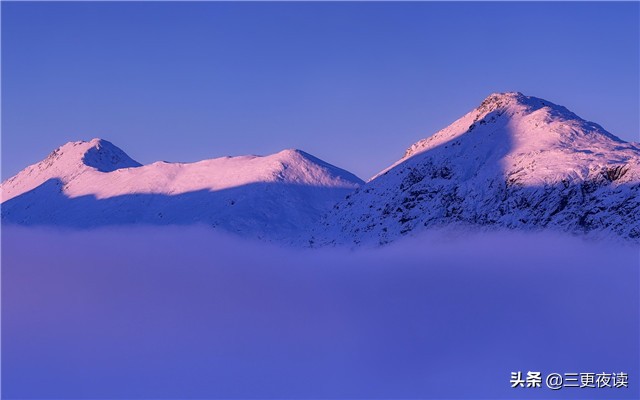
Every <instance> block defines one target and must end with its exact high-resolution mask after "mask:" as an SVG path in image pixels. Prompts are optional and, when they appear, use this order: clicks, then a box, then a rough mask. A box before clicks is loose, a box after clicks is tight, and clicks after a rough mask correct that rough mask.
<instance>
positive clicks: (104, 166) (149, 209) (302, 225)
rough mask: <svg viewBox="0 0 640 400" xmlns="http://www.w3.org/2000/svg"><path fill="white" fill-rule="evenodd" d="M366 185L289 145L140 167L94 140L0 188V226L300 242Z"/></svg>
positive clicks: (63, 150)
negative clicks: (179, 230)
mask: <svg viewBox="0 0 640 400" xmlns="http://www.w3.org/2000/svg"><path fill="white" fill-rule="evenodd" d="M131 167H135V168H131ZM363 183H364V182H363V181H362V180H361V179H359V178H358V177H356V176H355V175H353V174H351V173H349V172H347V171H345V170H343V169H340V168H338V167H336V166H333V165H331V164H329V163H326V162H324V161H322V160H320V159H318V158H316V157H314V156H312V155H310V154H308V153H305V152H303V151H301V150H295V149H287V150H283V151H280V152H278V153H275V154H271V155H267V156H255V155H247V156H237V157H219V158H215V159H208V160H202V161H198V162H192V163H172V162H155V163H152V164H147V165H140V164H138V163H137V162H135V161H134V160H132V159H131V158H129V157H128V156H127V155H126V153H124V152H123V151H122V150H120V149H119V148H117V147H116V146H114V145H113V144H111V143H109V142H108V141H105V140H101V139H94V140H91V141H88V142H85V141H79V142H70V143H67V144H65V145H63V146H61V147H59V148H58V149H56V150H55V151H53V152H52V153H51V154H50V155H49V157H47V158H46V159H45V160H43V161H41V162H39V163H37V164H34V165H32V166H30V167H27V168H26V169H25V170H23V171H22V172H20V173H19V174H18V175H16V176H15V177H13V178H11V179H9V180H7V181H5V182H3V183H2V185H1V186H0V189H1V191H2V220H3V222H5V223H9V222H13V223H19V224H25V225H37V224H44V225H62V226H78V227H92V226H101V225H112V224H134V223H145V224H207V225H210V226H214V227H220V228H223V229H226V230H230V231H232V232H236V233H243V234H248V235H252V236H257V237H265V238H267V237H268V238H281V239H282V238H286V240H294V239H295V240H298V239H299V238H301V237H303V236H304V235H301V234H300V232H302V231H305V230H306V229H309V227H311V226H313V225H314V224H315V223H317V221H318V220H319V218H320V216H321V215H322V214H323V213H325V212H326V211H328V209H329V208H331V207H332V206H333V205H334V204H335V203H336V202H337V201H339V200H340V199H342V198H344V196H346V195H347V194H348V193H349V192H351V191H352V190H354V189H355V188H357V187H358V186H360V185H361V184H363Z"/></svg>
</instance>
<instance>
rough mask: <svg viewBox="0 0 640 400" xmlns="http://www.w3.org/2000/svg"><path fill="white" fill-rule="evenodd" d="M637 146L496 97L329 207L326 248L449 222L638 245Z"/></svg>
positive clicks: (522, 99)
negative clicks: (602, 237)
mask: <svg viewBox="0 0 640 400" xmlns="http://www.w3.org/2000/svg"><path fill="white" fill-rule="evenodd" d="M639 187H640V147H638V145H637V144H634V143H626V142H624V141H622V140H620V139H619V138H617V137H616V136H614V135H612V134H611V133H609V132H607V131H606V130H604V129H603V128H602V127H601V126H599V125H597V124H594V123H592V122H588V121H585V120H583V119H582V118H580V117H578V116H577V115H575V114H574V113H572V112H571V111H569V110H567V109H566V108H564V107H562V106H559V105H556V104H553V103H551V102H549V101H547V100H543V99H539V98H536V97H529V96H525V95H523V94H521V93H518V92H509V93H495V94H492V95H490V96H489V97H487V98H486V99H485V100H484V101H482V103H480V105H479V106H478V107H477V108H475V109H474V110H472V111H471V112H469V113H467V114H466V115H464V116H463V117H461V118H460V119H458V120H457V121H455V122H453V123H452V124H451V125H449V126H448V127H446V128H444V129H442V130H440V131H439V132H437V133H435V134H434V135H432V136H430V137H428V138H426V139H423V140H420V141H419V142H417V143H415V144H414V145H412V146H411V147H410V148H409V149H407V151H406V152H405V154H404V156H403V157H402V158H401V159H400V160H398V161H397V162H396V163H394V164H393V165H391V166H390V167H389V168H387V169H385V170H383V171H382V172H380V173H379V174H378V175H376V176H375V177H374V178H372V179H371V180H370V181H369V182H368V183H367V184H366V185H365V186H363V187H361V188H359V189H358V190H356V191H355V192H354V193H353V194H352V195H351V196H350V198H349V199H346V200H344V201H342V202H341V203H339V204H338V205H336V206H335V208H334V209H333V210H332V212H330V213H329V215H328V216H326V218H325V219H324V226H323V227H322V228H321V229H320V230H319V233H318V236H320V237H322V235H323V233H322V232H324V231H325V230H326V231H327V232H329V233H327V234H325V242H330V243H332V242H334V241H336V242H348V243H353V242H355V243H359V242H373V243H386V242H389V241H392V240H394V239H396V238H397V237H399V236H402V235H405V234H409V233H411V232H415V231H420V230H424V229H427V228H430V227H435V226H443V225H449V224H456V225H473V226H484V227H488V226H503V227H508V228H521V229H541V228H553V229H556V230H562V231H568V232H572V233H584V232H594V233H600V234H607V235H608V234H614V235H620V236H623V237H627V238H631V239H636V240H637V239H638V238H640V207H639V205H640V196H639V192H640V189H639Z"/></svg>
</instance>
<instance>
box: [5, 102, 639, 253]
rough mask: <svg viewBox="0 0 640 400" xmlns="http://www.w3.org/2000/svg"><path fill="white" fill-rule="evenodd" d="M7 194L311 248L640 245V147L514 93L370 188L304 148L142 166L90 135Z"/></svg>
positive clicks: (47, 215) (89, 217) (23, 219)
mask: <svg viewBox="0 0 640 400" xmlns="http://www.w3.org/2000/svg"><path fill="white" fill-rule="evenodd" d="M2 196H3V200H2V221H3V222H5V223H19V224H27V225H37V224H48V225H56V224H58V225H71V226H75V225H77V226H80V227H92V226H99V225H110V224H113V223H114V222H113V221H117V222H118V223H124V224H133V223H151V224H184V223H205V224H207V225H210V226H215V227H222V228H223V229H227V230H230V231H233V232H236V233H239V234H243V235H249V236H257V237H261V238H270V239H275V240H283V241H285V242H290V243H294V242H295V243H298V244H300V243H302V244H313V245H314V246H315V245H323V244H325V245H327V244H360V243H372V244H385V243H389V242H391V241H394V240H396V239H398V238H400V237H402V236H405V235H413V234H417V233H419V232H420V231H422V230H426V229H431V228H435V227H442V226H446V225H467V226H475V227H482V228H488V229H493V228H499V227H502V228H508V229H522V230H538V229H553V230H560V231H564V232H569V233H572V234H586V233H589V234H596V235H600V234H601V235H603V236H613V237H621V238H623V239H625V240H632V241H640V212H638V211H639V210H640V145H639V144H637V143H635V142H631V143H628V142H625V141H623V140H621V139H619V138H618V137H616V136H615V135H613V134H611V133H609V132H607V131H606V130H605V129H604V128H603V127H601V126H600V125H598V124H596V123H593V122H589V121H586V120H584V119H582V118H580V117H579V116H577V115H576V114H574V113H573V112H571V111H569V109H567V108H565V107H563V106H559V105H557V104H554V103H552V102H550V101H547V100H544V99H541V98H537V97H532V96H525V95H524V94H522V93H519V92H505V93H493V94H491V95H489V96H488V97H487V98H485V99H484V100H483V101H482V102H481V103H480V105H479V106H478V107H476V108H474V109H473V110H471V111H470V112H468V113H466V114H464V115H463V116H462V117H461V118H459V119H457V120H456V121H454V122H453V123H452V124H450V125H449V126H447V127H445V128H443V129H441V130H440V131H438V132H436V133H435V134H433V135H430V136H428V137H426V138H424V139H422V140H419V141H417V142H416V143H414V144H413V145H412V146H410V147H409V148H408V149H407V151H406V152H405V154H404V155H403V156H402V157H401V158H400V159H399V160H398V161H397V162H395V163H393V164H392V165H390V166H389V167H388V168H386V169H384V170H382V171H381V172H380V173H378V174H376V175H375V176H374V177H373V178H371V179H370V180H369V181H368V182H366V183H365V182H363V181H362V180H361V179H359V178H358V177H356V176H355V175H353V174H351V173H350V172H348V171H346V170H343V169H340V168H338V167H335V166H333V165H331V164H329V163H327V162H325V161H323V160H321V159H319V158H316V157H315V156H313V155H311V154H308V153H306V152H304V151H302V150H297V149H285V150H282V151H280V152H278V153H275V154H271V155H267V156H256V155H246V156H235V157H219V158H214V159H208V160H202V161H197V162H192V163H168V162H162V161H159V162H155V163H152V164H147V165H141V164H140V163H138V162H137V161H135V160H133V159H131V158H130V157H129V156H128V155H127V154H126V153H125V152H124V151H122V150H121V149H119V148H118V147H116V146H115V145H113V144H112V143H110V142H108V141H106V140H103V139H93V140H91V141H89V142H83V141H80V142H69V143H67V144H65V145H63V146H61V147H59V148H58V149H56V150H54V152H52V153H51V154H50V155H49V156H48V157H47V158H46V159H44V160H43V161H41V162H40V163H37V164H34V165H31V166H29V167H27V168H25V169H24V170H22V171H21V172H20V173H18V174H17V175H16V176H14V177H12V178H9V179H8V180H6V181H5V182H3V183H2ZM239 199H242V201H240V200H239ZM52 204H56V207H58V208H59V209H54V208H53V206H52ZM83 207H85V208H86V207H88V208H89V209H90V211H91V212H87V211H86V210H84V209H82V208H83ZM332 207H333V208H332ZM120 211H122V212H123V213H124V214H126V215H128V216H130V217H129V219H127V218H124V217H122V218H121V216H120V215H117V216H116V214H117V213H118V212H120ZM74 213H75V214H74ZM69 215H70V216H71V217H69ZM74 215H75V217H76V218H77V220H75V222H74V219H73V218H74ZM109 217H111V218H113V221H110V220H109ZM116 217H117V218H116ZM65 218H70V221H71V223H69V222H68V221H67V220H66V219H65ZM78 221H80V222H78ZM76 222H77V223H76ZM74 223H75V225H74Z"/></svg>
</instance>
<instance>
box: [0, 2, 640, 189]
mask: <svg viewBox="0 0 640 400" xmlns="http://www.w3.org/2000/svg"><path fill="white" fill-rule="evenodd" d="M1 7H2V168H3V169H2V178H3V179H6V178H8V177H10V176H12V175H14V174H15V173H17V172H18V171H19V170H21V169H22V168H24V167H25V166H27V165H29V164H32V163H34V162H37V161H40V160H41V159H42V158H44V157H45V156H46V155H47V154H48V153H49V152H50V151H52V150H53V149H54V148H56V147H58V146H59V145H61V144H63V143H65V142H67V141H72V140H83V139H84V140H89V139H91V138H93V137H102V138H105V139H107V140H109V141H111V142H113V143H114V144H115V145H117V146H119V147H121V148H122V149H123V150H124V151H126V152H127V153H128V154H129V155H131V156H132V157H133V158H134V159H136V160H138V161H140V162H142V163H149V162H153V161H157V160H166V161H197V160H201V159H204V158H213V157H219V156H225V155H241V154H269V153H273V152H277V151H279V150H281V149H284V148H300V149H303V150H305V151H307V152H309V153H312V154H314V155H316V156H318V157H320V158H322V159H324V160H326V161H328V162H330V163H333V164H335V165H337V166H340V167H342V168H346V169H348V170H350V171H352V172H354V173H355V174H357V175H359V176H360V177H362V178H365V179H366V178H369V177H370V176H372V175H373V174H375V173H376V172H378V171H379V170H381V169H382V168H384V167H386V166H388V165H389V164H391V163H392V162H394V161H395V160H397V159H398V158H399V157H401V156H402V154H403V152H404V150H405V149H406V147H408V146H409V145H411V144H412V143H413V142H415V141H417V140H419V139H421V138H424V137H427V136H429V135H431V134H432V133H434V132H436V131H437V130H439V129H441V128H443V127H445V126H446V125H448V124H450V123H451V122H453V121H454V120H455V119H457V118H458V117H460V116H462V115H463V114H464V113H466V112H468V111H469V110H471V109H472V108H474V107H476V106H477V105H478V104H479V103H480V102H481V101H482V99H483V98H484V97H486V96H487V95H488V94H490V93H492V92H497V91H520V92H523V93H525V94H527V95H532V96H537V97H542V98H545V99H547V100H549V101H552V102H555V103H558V104H561V105H564V106H566V107H567V108H569V109H570V110H572V111H574V112H575V113H577V114H578V115H580V116H582V117H583V118H585V119H588V120H592V121H595V122H597V123H599V124H601V125H602V126H604V127H605V129H607V130H609V131H610V132H612V133H613V134H615V135H617V136H619V137H621V138H623V139H625V140H634V141H637V140H638V133H639V124H640V122H639V112H638V109H639V108H640V102H639V87H640V80H639V75H640V72H639V71H640V65H639V62H640V61H639V60H640V54H639V47H640V46H639V42H640V39H639V37H640V34H639V26H640V23H639V21H640V8H639V4H638V3H637V2H634V3H630V2H627V3H551V2H536V3H413V2H412V3H333V2H332V3H317V2H316V3H289V2H286V3H220V2H208V3H203V2H195V3H126V2H125V3H123V2H118V3H115V2H111V3H97V2H82V3H7V2H4V1H3V2H2V3H1Z"/></svg>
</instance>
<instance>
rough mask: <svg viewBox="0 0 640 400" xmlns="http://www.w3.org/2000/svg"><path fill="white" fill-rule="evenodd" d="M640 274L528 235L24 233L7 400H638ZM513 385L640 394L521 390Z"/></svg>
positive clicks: (606, 248) (16, 272)
mask: <svg viewBox="0 0 640 400" xmlns="http://www.w3.org/2000/svg"><path fill="white" fill-rule="evenodd" d="M639 261H640V253H639V249H638V248H637V247H634V246H629V245H617V244H612V243H601V242H596V241H584V240H582V239H579V238H572V237H567V236H558V235H550V234H518V233H514V232H503V233H492V234H486V233H485V234H480V233H478V234H470V235H456V236H451V235H444V234H443V235H440V234H437V233H434V234H427V235H423V236H420V237H417V238H406V239H404V240H401V241H399V242H398V243H397V244H393V245H389V246H386V247H383V248H363V249H347V248H325V249H294V248H283V247H279V246H276V245H271V244H265V243H258V242H251V241H247V240H242V239H239V238H235V237H230V236H225V235H221V234H219V233H215V232H213V231H211V230H207V229H204V228H170V227H163V228H122V229H104V230H91V231H61V230H52V229H51V230H48V229H32V228H18V227H4V228H3V229H2V391H3V397H7V398H17V397H22V398H27V397H31V398H96V397H101V398H158V397H163V398H172V397H175V398H256V397H259V398H442V397H453V398H470V397H473V398H478V397H483V398H545V397H546V398H551V397H553V398H565V397H566V398H584V397H585V396H586V397H589V398H638V397H640V396H639V389H638V388H639V385H638V383H639V381H640V374H639V372H640V368H639V366H638V363H639V356H638V355H639V354H640V346H639V340H638V338H639V337H640V336H639V327H640V305H639V303H640V302H639V292H640V291H639V287H640V279H639V276H640V274H639ZM512 371H524V372H525V373H526V371H541V372H542V373H543V375H544V374H548V373H551V372H558V373H569V372H596V373H599V372H621V371H623V372H627V373H628V374H629V377H630V378H629V380H630V387H629V388H628V389H621V388H619V389H575V388H564V389H561V390H559V391H551V390H550V389H547V388H544V387H543V388H539V389H532V388H529V389H527V388H516V389H512V388H511V385H510V383H509V380H510V374H511V372H512ZM543 386H544V384H543ZM585 390H588V391H589V392H588V393H586V392H585Z"/></svg>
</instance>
